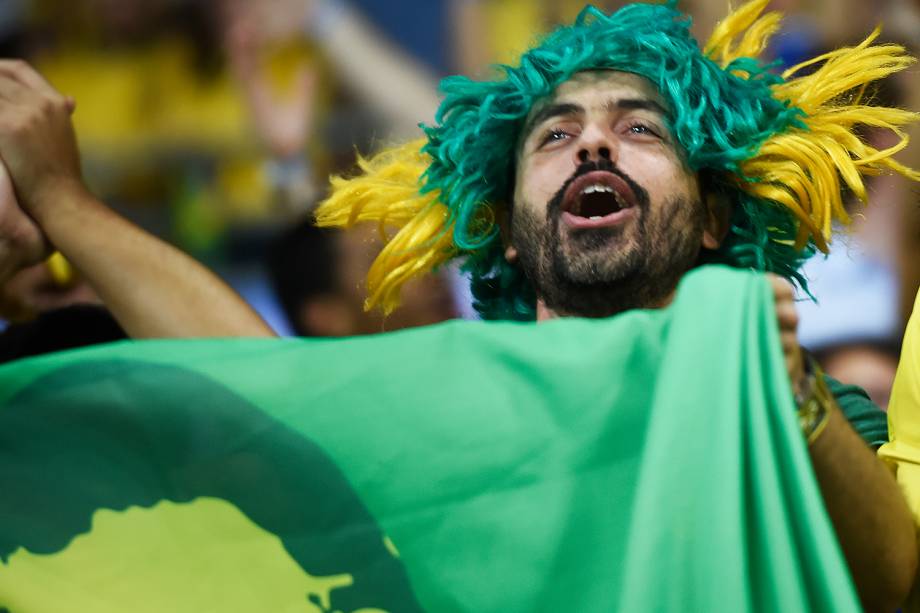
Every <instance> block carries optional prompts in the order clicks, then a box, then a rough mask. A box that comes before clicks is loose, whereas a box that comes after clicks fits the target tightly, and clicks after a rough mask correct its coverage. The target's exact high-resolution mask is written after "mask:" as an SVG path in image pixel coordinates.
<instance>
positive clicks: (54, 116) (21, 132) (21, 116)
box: [0, 60, 87, 221]
mask: <svg viewBox="0 0 920 613" xmlns="http://www.w3.org/2000/svg"><path fill="white" fill-rule="evenodd" d="M73 110H74V102H73V100H72V99H70V98H67V97H65V96H62V95H61V94H60V93H58V92H57V91H56V90H55V89H54V88H53V87H51V85H49V84H48V82H47V81H45V79H44V78H43V77H42V76H41V75H39V74H38V72H36V71H35V70H34V69H33V68H32V67H31V66H29V65H28V64H26V63H25V62H23V61H20V60H0V159H2V161H3V162H4V163H5V164H6V167H7V170H8V171H9V175H10V177H11V178H12V182H13V185H14V186H15V191H16V196H17V198H18V202H19V205H20V206H21V207H22V209H23V210H25V211H26V212H27V213H29V214H30V215H31V216H32V217H33V218H36V219H39V221H41V220H40V215H41V214H42V213H43V212H44V211H45V209H48V208H50V207H53V206H54V205H55V203H56V202H59V201H61V200H64V199H67V198H69V197H70V196H71V195H74V194H76V193H79V194H81V195H82V194H85V193H87V190H86V187H85V186H84V184H83V179H82V175H81V171H80V156H79V152H78V149H77V141H76V136H75V135H74V130H73V124H72V123H71V121H70V114H71V113H72V112H73Z"/></svg>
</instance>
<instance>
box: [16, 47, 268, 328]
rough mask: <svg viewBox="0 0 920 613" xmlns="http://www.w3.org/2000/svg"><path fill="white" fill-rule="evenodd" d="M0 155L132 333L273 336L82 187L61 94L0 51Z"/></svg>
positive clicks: (217, 286)
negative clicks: (2, 54) (0, 57)
mask: <svg viewBox="0 0 920 613" xmlns="http://www.w3.org/2000/svg"><path fill="white" fill-rule="evenodd" d="M0 158H2V160H3V162H4V163H5V165H6V167H7V169H8V170H9V174H10V176H11V178H12V183H13V185H14V187H15V190H16V195H17V196H18V200H19V204H20V205H21V206H22V208H23V210H25V211H26V212H27V213H28V214H29V215H30V216H31V218H32V219H34V220H35V222H37V224H38V226H40V227H41V230H42V231H43V232H44V235H45V236H46V237H47V239H48V240H49V241H50V242H51V243H52V244H53V245H54V246H55V247H56V248H57V249H58V250H60V251H61V252H62V253H63V254H64V255H65V256H66V257H67V258H68V259H69V260H70V262H71V263H72V264H73V265H74V266H75V267H76V268H77V269H78V270H80V272H81V273H82V274H83V275H84V276H85V278H86V279H87V280H88V281H89V283H90V284H91V285H92V286H93V288H94V289H95V290H96V292H97V293H98V294H99V296H100V297H101V298H102V300H103V301H104V302H105V304H106V306H108V308H109V309H110V310H111V312H112V314H113V315H114V316H115V318H116V319H117V320H118V322H119V323H120V324H121V325H122V327H123V328H124V329H125V330H126V331H127V332H128V334H129V335H131V336H132V337H135V338H164V337H203V336H271V335H273V332H272V330H271V329H270V328H269V327H268V326H267V325H266V324H265V322H263V321H262V319H261V318H260V317H259V316H258V315H257V314H256V313H255V311H253V310H252V308H250V307H249V305H248V304H246V303H245V302H244V301H243V300H242V299H241V298H240V297H239V296H238V295H237V294H236V293H235V292H234V291H233V290H232V289H230V287H228V286H227V285H226V284H225V283H224V282H223V281H221V280H220V279H219V278H218V277H217V276H216V275H214V274H213V273H212V272H211V271H209V270H208V269H206V268H205V267H204V266H202V265H201V264H199V263H198V262H196V261H195V260H194V259H192V258H190V257H189V256H187V255H186V254H184V253H182V252H181V251H179V250H178V249H176V248H175V247H173V246H171V245H169V244H167V243H165V242H164V241H162V240H160V239H158V238H156V237H154V236H152V235H150V234H148V233H147V232H145V231H143V230H142V229H140V228H138V227H137V226H135V225H134V224H132V223H131V222H129V221H128V220H126V219H124V218H123V217H121V216H119V215H117V214H116V213H115V212H114V211H112V210H111V209H109V208H108V207H107V206H105V205H104V204H103V203H102V202H100V201H99V200H98V199H97V198H95V197H94V196H93V195H92V194H91V193H90V192H89V190H88V189H87V188H86V186H85V184H84V182H83V179H82V176H81V172H80V158H79V152H78V149H77V144H76V139H75V136H74V131H73V126H72V124H71V121H70V107H69V104H68V101H67V99H66V98H64V96H62V95H61V94H59V93H58V92H57V91H55V90H54V89H53V88H52V87H51V86H50V85H49V84H48V83H47V82H46V81H45V80H44V79H43V78H42V77H41V76H40V75H39V74H38V73H37V72H35V71H34V70H33V69H32V68H31V67H30V66H28V65H27V64H25V63H23V62H21V61H16V60H0ZM4 231H5V228H3V227H0V233H2V232H4ZM7 238H8V237H7ZM32 242H33V243H34V241H32ZM3 259H4V258H3V254H2V253H0V261H3ZM21 259H23V258H22V257H13V256H8V257H7V258H6V261H7V262H8V265H10V264H14V265H19V264H18V263H17V262H16V260H21ZM25 259H28V258H25Z"/></svg>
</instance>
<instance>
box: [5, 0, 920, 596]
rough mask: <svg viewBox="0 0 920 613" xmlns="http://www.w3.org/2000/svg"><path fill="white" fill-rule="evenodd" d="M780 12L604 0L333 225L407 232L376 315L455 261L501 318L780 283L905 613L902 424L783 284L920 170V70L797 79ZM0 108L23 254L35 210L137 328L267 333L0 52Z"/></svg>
mask: <svg viewBox="0 0 920 613" xmlns="http://www.w3.org/2000/svg"><path fill="white" fill-rule="evenodd" d="M766 4H767V0H754V1H752V2H750V3H749V4H747V5H745V6H743V7H741V8H740V9H739V10H737V11H736V12H734V13H733V14H732V15H730V16H729V17H728V18H727V19H726V20H725V21H724V22H722V23H721V24H720V25H719V27H718V28H717V29H716V31H715V33H714V34H713V36H712V38H711V39H710V41H709V42H708V43H707V44H706V45H705V46H704V47H703V48H702V49H701V48H700V47H699V46H698V45H697V43H696V41H695V40H693V38H692V37H691V36H690V34H689V20H688V19H686V17H685V16H683V15H682V14H681V13H679V12H678V11H677V10H676V9H675V8H674V3H673V2H670V3H667V4H663V5H650V4H634V5H629V6H626V7H625V8H623V9H621V10H620V11H618V12H616V13H614V14H612V15H606V14H604V13H602V12H600V11H598V10H596V9H593V8H590V7H589V8H587V9H585V10H584V11H583V12H582V14H581V15H580V17H579V18H578V19H577V21H576V22H575V24H573V25H572V26H569V27H563V28H560V29H559V30H557V31H556V32H554V33H552V34H550V35H549V36H548V37H546V38H545V39H544V40H543V41H542V42H540V43H539V44H538V45H537V46H536V47H534V48H533V49H531V50H530V51H528V52H526V53H525V54H524V55H523V56H522V58H521V60H520V63H519V65H517V66H506V67H501V71H502V72H503V73H504V74H503V75H502V76H501V77H500V78H497V79H495V80H493V81H484V82H475V81H472V80H469V79H466V78H464V77H453V78H448V79H446V80H444V81H443V82H442V84H441V88H442V91H443V93H444V100H443V103H442V104H441V107H440V109H439V112H438V115H437V118H436V123H435V125H433V126H427V127H425V128H424V130H425V137H424V138H422V139H420V140H418V141H415V142H411V143H408V144H406V145H403V146H398V147H395V148H392V149H389V150H386V151H383V152H382V153H380V154H378V155H377V156H375V157H374V158H372V159H370V160H362V161H361V163H360V165H361V168H362V170H363V171H364V172H363V174H362V175H360V176H358V177H355V178H351V179H341V178H338V179H334V180H333V188H332V192H331V195H330V197H329V199H328V200H327V201H326V202H325V203H324V204H323V205H322V206H321V207H320V209H319V211H318V221H319V223H320V224H322V225H330V226H349V225H352V224H354V223H358V222H376V223H378V224H379V225H380V228H381V232H383V233H384V234H389V233H391V232H392V231H393V230H394V229H395V230H396V231H395V233H393V234H392V236H389V237H388V238H389V242H388V244H387V246H386V247H385V249H384V250H383V252H382V253H381V254H380V256H379V257H378V258H377V260H376V261H375V263H374V264H373V266H372V268H371V270H370V272H369V275H368V291H369V306H371V307H375V306H379V307H382V308H383V309H384V310H385V311H389V310H391V309H393V308H395V307H396V306H397V304H398V297H399V290H400V288H401V286H402V285H403V284H404V283H405V282H406V281H407V280H408V279H410V278H412V277H414V276H416V275H420V274H425V273H427V272H429V271H431V270H432V269H434V268H436V267H438V266H440V265H442V264H444V263H446V262H448V261H449V260H452V259H454V258H458V257H459V258H464V260H465V266H466V270H467V271H468V272H469V274H470V277H471V284H472V291H473V295H474V298H475V306H476V308H477V309H478V311H479V312H480V314H481V315H482V316H483V317H484V318H486V319H516V320H534V319H536V320H538V321H543V320H547V319H551V318H554V317H559V316H573V315H574V316H588V317H604V316H610V315H615V314H618V313H621V312H623V311H627V310H630V309H636V308H656V307H661V306H665V305H667V304H668V303H669V302H670V301H671V299H672V298H673V296H674V294H675V291H677V287H678V284H679V282H680V280H681V278H682V277H683V276H684V275H685V273H687V272H688V271H689V270H690V269H692V268H696V267H698V266H700V265H701V264H707V263H716V264H724V265H729V266H734V267H739V268H745V269H754V270H757V271H762V272H764V273H771V274H772V275H773V276H772V277H771V278H770V283H772V285H773V289H774V295H775V298H776V313H777V321H778V324H779V328H780V332H781V334H780V338H781V341H782V344H783V351H784V354H785V358H786V366H787V370H788V373H789V378H790V384H791V393H794V394H795V395H796V400H797V402H798V403H799V407H800V410H799V411H800V412H799V419H800V423H801V425H802V430H803V435H804V437H805V439H806V440H807V441H808V443H809V452H810V456H811V460H812V465H813V467H814V470H815V473H816V476H817V479H818V482H819V484H820V486H821V491H822V494H823V495H824V500H825V503H826V506H827V509H828V513H829V515H830V517H831V519H832V521H833V524H834V527H835V529H836V531H837V535H838V537H839V540H840V543H841V545H842V549H843V552H844V554H845V556H846V559H847V562H848V563H849V567H850V570H851V572H852V574H853V577H854V582H855V584H856V586H857V590H858V592H859V595H860V597H861V599H862V602H863V604H864V606H866V607H867V608H868V609H871V610H885V609H888V610H890V609H893V608H895V607H896V606H897V605H898V604H899V603H900V602H901V601H903V599H904V597H905V595H906V593H907V591H908V589H909V588H910V586H911V584H912V582H913V578H914V573H915V570H916V567H917V552H916V546H915V534H914V528H913V523H912V521H911V518H910V514H909V512H908V510H907V507H906V505H905V503H904V500H903V499H902V497H901V495H900V493H899V491H898V489H897V485H896V483H895V482H894V480H893V478H892V476H891V475H890V474H889V473H888V472H887V471H886V469H885V467H884V466H883V465H882V464H881V463H880V462H879V461H878V459H877V458H876V457H875V455H874V453H873V452H872V449H871V446H877V445H879V444H882V443H883V442H885V440H887V436H886V434H887V433H886V428H885V418H884V415H883V414H881V413H880V412H878V411H877V409H874V408H872V406H871V403H869V401H868V400H867V399H866V398H865V397H864V395H861V394H860V393H859V392H858V391H857V390H853V389H852V388H847V387H846V386H841V385H840V384H837V383H836V382H832V381H830V382H829V381H827V380H826V379H825V378H824V377H823V376H822V374H821V373H820V371H819V370H818V369H817V368H816V367H815V366H814V365H810V364H809V363H808V361H807V360H806V359H803V356H802V352H801V350H800V348H799V345H798V342H797V337H796V323H797V320H796V316H795V309H794V305H793V293H792V289H791V285H789V283H788V282H787V281H786V280H783V278H785V279H787V280H789V281H792V282H795V283H798V284H799V285H800V286H802V287H803V288H805V289H807V288H806V287H805V279H804V278H803V277H802V276H801V275H800V273H799V266H800V264H801V263H802V262H803V261H804V260H805V259H807V258H808V257H809V256H810V255H812V254H814V252H815V251H816V250H821V251H826V250H827V248H828V242H829V240H830V232H831V224H832V222H833V221H834V220H835V219H839V220H845V218H846V213H845V212H844V209H843V204H842V198H841V194H842V191H843V190H844V188H846V189H849V190H850V191H851V192H852V193H853V194H855V195H856V196H857V197H858V198H860V199H862V200H864V201H865V200H866V190H865V186H864V183H863V176H866V175H874V174H878V173H882V172H889V171H892V172H899V173H902V174H904V175H906V176H909V177H910V178H913V179H918V178H920V176H918V175H917V174H915V173H914V172H913V171H911V170H910V169H908V168H905V167H903V166H901V165H900V164H898V163H897V162H896V161H895V160H894V159H893V158H892V155H893V154H894V153H896V152H897V151H898V150H900V149H902V148H903V147H904V146H905V144H906V137H905V135H904V133H903V132H902V126H903V125H905V124H906V123H909V122H912V121H914V120H915V119H916V117H915V115H914V114H913V113H909V112H906V111H902V110H898V109H891V108H882V107H873V106H870V105H869V104H868V103H867V101H868V100H869V99H870V98H871V89H870V88H868V87H867V86H869V85H870V84H871V83H872V82H873V81H875V80H877V79H879V78H883V77H886V76H887V75H889V74H891V73H893V72H896V71H899V70H902V69H904V68H905V67H907V66H908V65H910V63H911V62H912V61H913V60H912V58H910V57H908V56H906V55H905V54H904V51H903V49H902V48H900V47H898V46H896V45H872V44H871V43H872V41H873V39H874V38H876V37H877V36H878V33H875V34H873V35H872V36H871V37H870V38H869V39H867V40H866V41H865V42H864V43H862V44H861V45H859V46H856V47H854V48H847V49H840V50H837V51H834V52H831V53H829V54H827V55H825V56H822V57H820V58H816V59H815V60H814V61H812V62H808V63H807V64H805V65H802V66H796V67H793V68H790V69H789V70H787V71H785V72H784V73H782V74H777V73H776V72H775V70H774V68H775V67H772V66H768V65H764V64H763V63H762V62H761V61H760V60H758V59H757V57H758V56H759V54H760V53H761V52H762V51H763V49H764V48H765V47H766V45H767V42H768V40H769V37H770V35H771V34H772V33H773V32H775V31H776V30H777V29H778V27H779V15H778V14H775V13H768V14H763V11H764V9H765V7H766ZM806 68H808V69H809V70H808V71H806V70H805V69H806ZM806 72H807V74H803V73H806ZM800 75H802V76H800ZM0 98H2V100H3V103H2V104H0V155H2V157H3V160H4V162H5V163H6V164H7V166H8V167H9V170H10V175H11V176H12V179H13V183H14V185H15V187H16V194H17V196H18V198H19V201H20V204H21V205H22V207H23V209H24V210H25V211H26V212H28V213H29V215H30V216H31V218H27V217H24V216H22V215H19V214H18V213H17V211H16V210H15V209H10V211H8V215H7V217H8V218H10V219H11V221H10V222H9V223H8V227H14V226H15V227H17V228H19V229H18V230H17V231H16V232H15V233H13V234H14V235H15V237H18V241H19V243H22V244H24V245H25V246H21V245H14V246H15V247H16V248H15V249H14V250H13V251H14V252H15V253H18V254H29V256H28V257H27V256H26V255H22V256H21V258H22V259H23V260H26V259H28V258H29V257H31V258H33V259H34V257H35V253H36V252H39V251H40V249H36V245H37V244H40V242H41V235H40V234H38V233H37V232H36V228H35V226H34V225H32V221H31V220H32V219H34V220H35V221H36V222H37V224H38V226H40V228H41V230H42V231H43V233H44V236H46V237H48V239H50V241H51V242H52V243H53V244H54V245H55V246H56V247H57V248H58V249H60V250H61V251H62V252H63V253H64V254H65V255H66V256H67V257H68V258H69V259H70V260H71V261H72V262H73V263H74V264H75V265H76V267H77V268H79V269H80V270H81V271H82V272H83V273H84V274H85V275H86V276H87V277H88V278H89V279H90V280H91V281H92V282H93V284H94V286H95V288H96V289H97V291H98V292H99V293H100V295H101V296H102V298H103V299H104V300H105V301H106V302H107V304H108V305H109V306H110V308H112V310H113V312H114V313H115V314H116V316H117V317H118V318H119V321H120V323H121V324H122V325H123V326H124V327H125V329H126V330H127V331H128V333H129V334H131V335H132V336H135V337H149V336H208V335H214V336H230V335H266V334H271V332H270V330H268V329H267V328H266V327H265V325H264V324H263V323H262V322H261V320H259V318H258V317H257V316H256V315H255V314H254V313H252V312H251V311H250V310H249V309H248V308H247V307H246V306H245V305H244V304H243V303H242V302H241V301H240V300H239V299H238V297H236V296H235V295H234V294H233V293H232V292H231V291H230V290H229V289H227V288H226V287H225V286H223V285H222V284H221V283H220V282H219V281H218V280H216V279H215V278H214V277H213V276H212V275H210V274H209V273H208V272H207V271H206V270H204V269H202V268H201V267H200V266H198V265H197V264H196V263H194V262H192V261H191V260H189V259H188V258H187V257H185V256H184V255H182V254H180V253H178V252H176V251H175V250H173V249H172V248H170V247H168V246H166V245H164V244H163V243H160V242H159V241H157V240H156V239H154V238H152V237H150V236H148V235H146V234H144V233H143V232H141V231H139V230H138V229H136V228H135V227H133V226H131V225H130V224H128V223H127V222H126V221H124V220H123V219H121V218H119V217H117V216H116V215H114V214H113V213H111V211H109V210H108V209H106V208H105V207H104V206H103V205H101V204H100V203H99V202H98V201H97V200H96V199H95V198H94V197H93V196H91V195H90V194H89V192H88V190H87V189H86V188H85V187H84V185H83V183H82V180H81V179H80V173H79V164H78V157H77V153H76V148H75V145H74V141H73V136H72V129H71V127H70V123H69V119H68V112H69V110H70V104H69V103H68V101H67V100H66V99H64V98H63V97H62V96H61V95H60V94H58V93H57V92H56V91H54V90H53V89H52V88H51V87H50V86H48V85H47V84H46V83H45V82H44V81H43V80H42V79H41V77H39V76H38V75H37V74H35V73H34V72H33V71H31V69H29V68H28V67H27V66H24V65H22V64H18V63H11V62H0ZM858 125H867V126H872V127H879V128H886V129H889V130H891V131H893V132H895V133H896V135H898V136H899V142H898V144H897V145H895V146H894V147H892V148H890V149H886V150H876V149H874V148H872V147H871V146H870V145H868V144H866V143H864V142H862V141H860V140H859V139H858V138H857V137H856V136H855V135H854V132H853V128H854V127H856V126H858ZM83 228H92V229H93V231H92V232H85V231H81V230H77V231H75V229H83ZM23 237H25V238H23ZM215 305H220V307H221V308H219V309H216V308H215ZM180 306H181V308H180ZM828 384H830V390H828V387H827V386H828ZM835 398H836V399H835ZM840 409H843V410H840ZM860 435H862V439H861V438H860Z"/></svg>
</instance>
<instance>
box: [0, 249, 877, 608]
mask: <svg viewBox="0 0 920 613" xmlns="http://www.w3.org/2000/svg"><path fill="white" fill-rule="evenodd" d="M0 407H2V408H0V611H4V612H9V613H31V612H36V611H65V610H66V611H94V612H115V611H119V612H121V611H134V612H148V611H149V612H153V611H157V612H163V611H171V612H186V611H188V612H192V611H195V612H206V611H214V612H217V611H220V612H221V613H227V612H234V611H239V612H243V611H245V612H247V613H251V612H253V611H272V612H275V611H291V612H294V611H297V612H300V611H302V612H305V613H327V612H328V613H331V612H333V611H334V612H338V613H379V612H389V613H394V612H397V611H408V612H415V611H428V612H430V613H434V612H461V611H464V612H465V611H469V612H480V613H481V612H484V611H495V612H499V611H500V612H502V613H508V612H525V611H528V612H529V611H586V612H587V611H591V612H594V611H733V612H743V611H835V612H841V611H857V610H859V607H858V603H857V599H856V597H855V593H854V590H853V587H852V584H851V580H850V578H849V575H848V572H847V570H846V566H845V563H844V561H843V558H842V556H841V553H840V551H839V547H838V545H837V542H836V540H835V537H834V534H833V530H832V528H831V526H830V523H829V521H828V518H827V515H826V513H825V511H824V508H823V505H822V501H821V498H820V492H819V491H818V489H817V485H816V482H815V479H814V476H813V473H812V471H811V467H810V463H809V459H808V455H807V449H806V446H805V444H804V442H803V440H802V436H801V434H800V433H799V431H798V427H797V424H796V419H795V409H794V406H793V403H792V398H791V393H790V389H789V383H788V378H787V375H786V373H785V367H784V363H783V357H782V353H781V350H780V347H779V342H778V332H777V325H776V321H775V315H774V312H773V306H772V293H771V290H770V288H769V286H768V284H767V283H766V282H765V280H764V278H763V277H762V276H759V275H756V274H753V273H748V272H741V271H735V270H730V269H726V268H721V267H713V268H706V269H702V270H700V271H698V272H694V273H692V274H690V275H688V276H687V277H686V278H685V280H684V282H683V283H682V285H681V287H680V289H679V291H678V294H677V298H676V300H675V301H674V303H673V304H672V305H671V306H670V307H668V308H666V309H661V310H656V311H634V312H630V313H626V314H624V315H621V316H618V317H614V318H611V319H608V320H599V321H598V320H581V319H566V320H558V321H553V322H548V323H545V324H540V325H533V324H515V323H482V322H452V323H446V324H442V325H438V326H434V327H430V328H426V329H419V330H410V331H405V332H399V333H393V334H386V335H379V336H376V337H367V338H354V339H347V340H298V339H287V340H272V339H264V340H244V339H239V340H229V339H228V340H199V341H146V342H123V343H118V344H114V345H108V346H101V347H94V348H89V349H84V350H79V351H74V352H68V353H63V354H57V355H51V356H45V357H41V358H35V359H30V360H26V361H22V362H19V363H14V364H11V365H8V366H6V367H3V368H0Z"/></svg>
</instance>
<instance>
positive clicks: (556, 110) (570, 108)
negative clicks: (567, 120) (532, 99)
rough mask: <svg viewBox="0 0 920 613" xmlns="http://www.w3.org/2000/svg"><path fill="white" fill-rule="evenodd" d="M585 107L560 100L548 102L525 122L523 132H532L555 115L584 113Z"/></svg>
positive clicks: (564, 115)
mask: <svg viewBox="0 0 920 613" xmlns="http://www.w3.org/2000/svg"><path fill="white" fill-rule="evenodd" d="M584 112H585V109H584V108H583V107H581V106H579V105H577V104H572V103H571V102H560V103H558V104H548V105H546V106H544V107H543V108H542V109H540V110H539V111H537V112H536V114H534V115H533V116H532V117H531V118H530V119H529V120H528V121H527V123H526V124H524V131H523V132H522V133H523V134H526V135H529V134H530V132H531V131H532V130H533V129H534V128H535V127H537V126H538V125H540V124H541V123H543V122H544V121H546V120H547V119H551V118H553V117H567V116H571V115H578V114H579V113H584Z"/></svg>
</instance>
